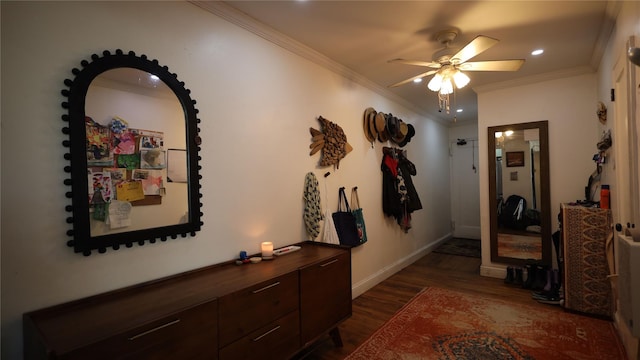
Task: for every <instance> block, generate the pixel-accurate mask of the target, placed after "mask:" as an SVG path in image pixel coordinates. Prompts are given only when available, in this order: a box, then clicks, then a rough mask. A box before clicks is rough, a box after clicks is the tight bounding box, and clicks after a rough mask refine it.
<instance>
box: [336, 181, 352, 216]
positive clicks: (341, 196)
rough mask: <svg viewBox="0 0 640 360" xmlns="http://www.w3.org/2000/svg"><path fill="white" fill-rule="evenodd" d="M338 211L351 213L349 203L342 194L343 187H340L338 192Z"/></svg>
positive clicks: (343, 193)
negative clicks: (343, 207)
mask: <svg viewBox="0 0 640 360" xmlns="http://www.w3.org/2000/svg"><path fill="white" fill-rule="evenodd" d="M343 202H344V206H345V209H344V210H343V209H342V205H343ZM338 211H348V212H351V208H349V202H348V201H347V195H346V194H345V192H344V187H341V188H340V190H338Z"/></svg>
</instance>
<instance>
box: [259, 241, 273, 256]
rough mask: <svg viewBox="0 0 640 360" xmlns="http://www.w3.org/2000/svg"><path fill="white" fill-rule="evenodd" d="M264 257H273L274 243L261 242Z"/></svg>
mask: <svg viewBox="0 0 640 360" xmlns="http://www.w3.org/2000/svg"><path fill="white" fill-rule="evenodd" d="M260 247H261V249H262V258H263V259H273V243H272V242H269V241H265V242H263V243H262V244H260Z"/></svg>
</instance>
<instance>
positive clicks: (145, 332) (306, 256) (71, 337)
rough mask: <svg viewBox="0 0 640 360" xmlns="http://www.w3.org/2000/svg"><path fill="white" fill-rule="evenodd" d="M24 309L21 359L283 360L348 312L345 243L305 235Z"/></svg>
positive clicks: (348, 266) (334, 326)
mask: <svg viewBox="0 0 640 360" xmlns="http://www.w3.org/2000/svg"><path fill="white" fill-rule="evenodd" d="M298 245H299V246H301V249H300V250H299V251H296V252H293V253H291V254H287V255H283V256H280V257H276V258H275V259H274V260H272V261H262V262H260V263H257V264H246V265H241V266H238V265H235V264H234V263H233V262H229V263H224V264H217V265H213V266H209V267H206V268H202V269H197V270H194V271H190V272H186V273H182V274H178V275H175V276H171V277H168V278H164V279H160V280H156V281H151V282H147V283H144V284H140V285H135V286H131V287H128V288H125V289H120V290H116V291H112V292H108V293H105V294H100V295H96V296H92V297H89V298H85V299H80V300H76V301H73V302H69V303H65V304H60V305H56V306H53V307H50V308H46V309H41V310H37V311H33V312H30V313H27V314H24V316H23V321H24V353H25V359H109V360H113V359H137V360H140V359H181V360H182V359H234V360H235V359H255V358H260V359H286V358H289V357H292V356H293V355H295V354H296V353H297V352H299V351H300V350H302V349H303V348H304V347H306V346H308V345H310V344H311V343H313V342H314V341H315V340H317V339H318V338H319V337H321V336H325V335H327V334H329V333H331V335H332V336H333V337H334V340H335V339H339V332H338V330H337V326H338V324H339V323H340V322H342V321H343V320H346V319H347V318H348V317H349V316H351V254H350V250H349V249H348V248H343V247H340V246H332V245H326V244H318V243H313V242H305V243H300V244H298Z"/></svg>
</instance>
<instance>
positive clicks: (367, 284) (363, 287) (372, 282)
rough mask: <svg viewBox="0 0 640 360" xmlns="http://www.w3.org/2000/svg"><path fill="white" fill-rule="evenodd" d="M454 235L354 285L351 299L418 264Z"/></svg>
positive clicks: (445, 237)
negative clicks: (418, 261) (417, 262)
mask: <svg viewBox="0 0 640 360" xmlns="http://www.w3.org/2000/svg"><path fill="white" fill-rule="evenodd" d="M452 237H453V235H452V234H451V233H449V234H447V235H445V236H443V237H441V238H439V239H438V240H436V241H434V242H432V243H429V244H428V245H426V246H424V247H422V248H420V249H418V250H416V251H414V252H412V253H411V254H409V255H407V256H405V257H403V258H401V259H399V260H398V261H396V262H394V263H392V264H390V265H388V266H385V267H383V268H382V269H380V271H378V272H376V273H374V274H372V275H371V276H369V277H367V278H365V279H363V280H361V281H359V282H357V283H355V284H353V286H352V288H351V297H352V298H353V299H355V298H357V297H358V296H360V295H362V294H364V293H365V292H366V291H367V290H369V289H371V288H372V287H374V286H376V285H378V284H379V283H381V282H382V281H384V280H386V279H387V278H388V277H390V276H391V275H393V274H395V273H397V272H398V271H400V270H402V269H404V268H406V267H407V266H409V265H411V264H413V263H414V262H416V261H417V260H418V259H420V258H421V257H423V256H425V255H426V254H428V253H430V252H431V251H433V250H434V249H435V248H436V247H438V245H440V244H441V243H442V242H444V241H446V240H448V239H450V238H452Z"/></svg>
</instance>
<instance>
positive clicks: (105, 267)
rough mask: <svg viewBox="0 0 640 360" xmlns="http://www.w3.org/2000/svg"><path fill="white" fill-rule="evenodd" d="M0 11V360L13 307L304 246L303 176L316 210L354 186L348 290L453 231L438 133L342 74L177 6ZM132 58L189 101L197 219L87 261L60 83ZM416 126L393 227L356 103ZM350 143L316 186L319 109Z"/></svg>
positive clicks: (14, 318) (443, 137)
mask: <svg viewBox="0 0 640 360" xmlns="http://www.w3.org/2000/svg"><path fill="white" fill-rule="evenodd" d="M0 4H1V6H2V8H1V15H2V34H1V35H2V39H1V40H2V41H1V44H2V52H1V54H2V63H1V65H2V75H3V76H2V105H3V106H2V113H1V114H2V151H1V152H2V179H1V182H2V185H3V186H2V195H1V197H2V210H1V214H2V223H3V225H4V226H3V227H2V233H1V238H2V329H1V330H2V358H3V359H18V358H21V353H22V333H21V331H22V320H21V316H22V314H23V313H24V312H27V311H30V310H35V309H38V308H42V307H46V306H50V305H54V304H58V303H61V302H65V301H68V300H72V299H78V298H81V297H85V296H88V295H92V294H96V293H100V292H104V291H108V290H112V289H116V288H120V287H123V286H126V285H131V284H135V283H139V282H142V281H146V280H151V279H156V278H159V277H163V276H166V275H171V274H175V273H179V272H182V271H185V270H190V269H194V268H197V267H201V266H205V265H210V264H214V263H218V262H222V261H227V260H231V259H232V258H234V257H236V256H237V254H238V252H239V251H240V250H246V251H248V252H250V253H251V252H258V251H259V243H260V242H261V241H264V240H271V241H273V242H274V243H275V246H283V245H287V244H290V243H295V242H298V241H300V240H303V239H305V237H306V236H305V231H304V227H303V223H302V207H303V204H302V190H303V184H304V176H305V174H306V173H307V172H308V171H314V172H315V173H316V175H317V176H318V178H319V179H321V191H322V196H323V199H324V198H325V196H327V197H328V199H329V201H328V203H327V202H324V203H323V206H329V207H330V208H331V209H334V208H335V207H336V202H337V189H338V187H340V186H345V187H346V188H347V189H350V188H351V187H353V186H358V189H359V195H360V203H361V205H362V207H363V208H364V214H365V219H366V225H367V230H368V238H369V242H368V243H367V244H365V245H364V246H362V247H360V248H357V249H354V251H353V256H352V258H353V272H352V281H353V286H354V295H358V294H359V293H361V292H363V291H364V290H366V289H367V288H368V287H370V286H372V285H374V284H375V283H376V282H377V281H379V280H381V279H383V278H385V277H387V276H389V275H390V274H391V273H392V272H393V271H395V270H398V269H399V268H400V267H402V266H404V265H405V264H406V263H407V262H408V261H411V260H412V259H414V258H415V257H417V256H420V255H421V254H423V253H424V252H425V251H426V250H429V248H430V246H432V245H434V244H435V242H436V241H438V240H440V239H443V238H445V237H447V236H448V235H449V220H450V217H449V214H450V201H449V181H448V171H447V169H448V166H449V162H448V161H449V159H448V152H447V150H448V146H447V139H448V136H447V129H446V127H444V126H443V125H441V124H439V123H436V122H433V121H430V120H427V119H423V118H420V117H419V116H417V115H416V114H414V113H412V112H411V111H409V110H408V109H406V108H404V107H402V106H400V105H398V104H397V103H394V102H392V101H390V100H388V99H385V98H383V97H381V96H380V95H379V94H377V93H375V92H373V91H371V90H369V89H367V88H364V87H362V86H360V85H358V84H356V83H354V82H353V81H351V80H349V79H346V78H343V77H341V76H338V75H336V74H335V73H333V72H330V71H328V70H326V69H324V68H322V67H320V66H318V65H316V64H314V63H312V62H310V61H307V60H304V59H302V58H300V57H298V56H297V55H293V54H292V53H290V52H287V51H286V50H284V49H282V48H280V47H278V46H275V45H273V44H272V43H269V42H267V41H265V40H263V39H262V38H259V37H257V36H255V35H252V34H250V33H249V32H247V31H245V30H243V29H241V28H240V27H237V26H235V25H232V24H230V23H228V22H226V21H225V20H222V19H220V18H218V17H216V16H214V15H212V14H210V13H208V12H206V11H204V10H202V9H200V8H198V7H196V6H193V5H191V4H188V3H183V2H118V3H108V2H48V1H47V2H6V1H2V2H1V3H0ZM118 48H119V49H122V50H124V51H129V50H133V51H135V52H136V53H137V54H146V55H148V56H149V57H150V58H155V59H158V60H159V62H160V64H161V65H166V66H168V67H169V70H170V71H171V72H175V73H177V75H178V78H179V79H180V80H181V81H184V82H185V84H186V87H187V88H189V89H190V90H191V95H192V97H193V98H194V99H195V100H197V104H196V107H197V108H198V110H199V111H200V112H199V115H198V116H199V118H200V119H201V120H202V121H201V124H200V128H201V137H202V140H203V143H202V153H201V155H202V161H201V165H202V171H201V173H202V180H201V184H202V194H203V198H202V202H203V204H204V205H203V208H202V211H203V213H204V216H203V218H202V220H203V222H204V226H203V228H202V231H201V232H199V233H198V234H197V235H196V236H195V237H189V238H186V239H179V240H175V241H169V242H167V243H160V242H158V243H156V244H147V245H145V246H143V247H139V246H135V247H133V248H131V249H127V248H122V249H120V250H118V251H111V250H110V251H108V252H107V253H105V254H97V253H96V254H94V255H92V256H89V257H83V256H82V255H80V254H75V253H73V251H72V249H71V248H68V247H67V246H66V241H67V240H68V238H67V236H66V231H67V230H68V225H67V224H66V222H65V219H66V217H67V216H68V214H67V213H66V212H65V211H64V207H65V205H67V204H68V200H67V199H66V198H65V195H64V194H65V192H66V191H68V187H66V186H64V185H63V180H64V179H65V178H66V177H67V174H65V173H64V172H63V167H64V166H65V165H67V163H66V161H64V159H63V154H64V152H65V150H66V149H65V148H63V146H62V145H61V143H62V141H63V140H64V139H65V136H64V135H63V134H62V132H61V130H60V129H61V128H62V126H63V122H62V120H61V119H60V116H61V115H62V114H63V113H64V110H63V109H62V107H61V106H60V103H61V102H62V101H64V97H63V96H62V95H61V94H60V90H61V89H63V88H64V87H65V86H64V85H63V81H64V79H65V78H72V74H71V69H72V68H74V67H80V61H81V60H83V59H90V55H91V54H93V53H97V54H100V53H101V52H102V51H103V50H105V49H108V50H112V51H114V50H115V49H118ZM369 106H372V107H374V108H375V109H376V110H378V111H384V112H392V113H393V114H394V115H396V116H398V117H400V118H402V119H403V120H404V121H406V122H408V123H411V124H413V125H414V126H415V128H416V132H417V134H416V136H415V137H414V138H413V140H412V141H411V142H410V143H409V145H408V146H407V147H406V149H407V150H408V154H409V158H410V159H411V160H412V161H413V162H414V163H415V165H416V167H417V171H418V174H417V176H416V177H415V178H414V182H415V184H416V187H417V190H418V193H419V194H420V197H421V200H422V203H423V205H424V207H425V208H424V209H423V210H420V211H417V212H415V213H414V216H413V228H412V229H411V230H410V231H409V233H408V234H405V233H404V232H402V231H401V230H400V228H399V227H398V226H397V225H396V224H395V223H394V221H392V220H391V219H388V218H385V217H384V215H383V214H382V205H381V172H380V161H381V146H382V145H381V144H379V143H378V144H376V147H375V149H372V148H371V146H370V144H369V143H368V142H367V141H366V139H365V137H364V135H363V133H362V114H363V111H364V109H365V108H366V107H369ZM319 115H322V116H323V117H325V118H327V119H329V120H331V121H333V122H336V123H337V124H339V125H340V126H341V127H342V128H343V129H344V131H345V133H346V135H347V138H348V141H349V143H350V144H351V145H352V146H353V148H354V150H353V152H351V153H350V154H349V155H347V157H346V158H345V159H344V160H343V161H341V162H340V168H339V169H338V170H334V169H330V171H331V172H332V175H331V176H329V177H328V178H327V180H326V186H327V189H328V194H326V193H324V184H323V183H322V174H324V172H326V171H327V169H320V168H318V167H317V162H318V158H319V155H318V154H316V155H315V156H312V157H310V156H309V144H310V135H309V127H314V128H318V127H319V123H318V121H317V120H316V118H317V116H319Z"/></svg>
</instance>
